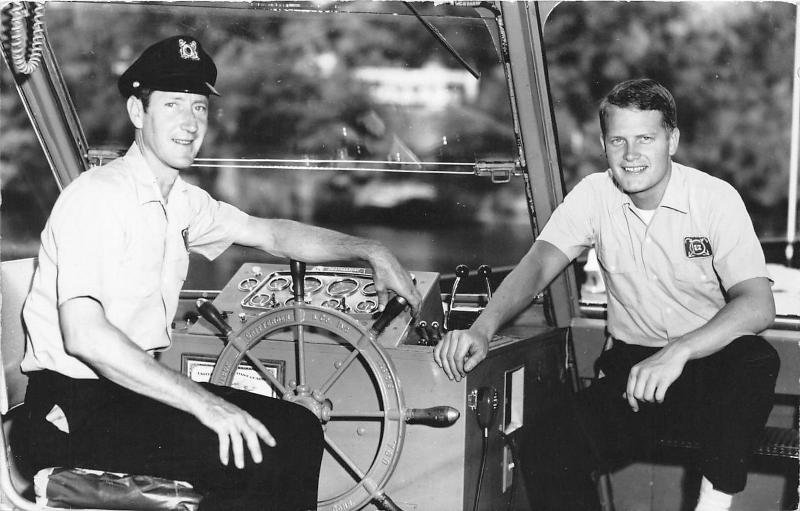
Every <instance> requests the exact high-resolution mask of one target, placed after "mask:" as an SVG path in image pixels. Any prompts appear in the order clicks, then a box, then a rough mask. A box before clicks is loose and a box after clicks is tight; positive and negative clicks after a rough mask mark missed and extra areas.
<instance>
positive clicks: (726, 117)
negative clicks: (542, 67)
mask: <svg viewBox="0 0 800 511" xmlns="http://www.w3.org/2000/svg"><path fill="white" fill-rule="evenodd" d="M795 9H796V7H795V6H794V5H792V4H789V3H784V2H630V3H628V2H564V3H562V4H560V5H559V6H558V7H556V9H555V10H554V11H553V13H552V14H551V15H550V18H549V20H548V22H547V24H546V26H545V40H546V48H547V59H548V69H549V72H550V85H551V90H552V91H553V96H554V100H555V106H556V108H555V110H556V118H557V124H558V130H559V141H560V145H561V154H562V162H563V166H564V173H565V178H566V181H567V183H568V187H569V188H571V187H572V186H573V185H574V184H575V183H576V182H577V180H578V179H580V178H581V177H583V176H585V175H586V174H588V173H590V172H595V171H598V170H602V169H604V168H605V160H604V158H603V155H602V150H601V146H600V144H599V137H600V127H599V123H598V121H597V105H598V103H599V101H600V99H601V98H602V97H603V95H604V94H605V93H606V92H608V90H610V89H611V87H613V85H614V84H616V83H617V82H619V81H622V80H626V79H629V78H636V77H641V76H648V77H650V78H654V79H656V80H658V81H660V82H661V83H663V84H664V85H665V86H666V87H668V88H669V89H670V90H671V91H672V93H673V94H674V96H675V99H676V102H677V104H678V126H679V128H680V130H681V142H680V147H679V149H678V154H677V155H676V160H677V161H680V162H682V163H685V164H687V165H691V166H694V167H697V168H699V169H701V170H704V171H706V172H709V173H710V174H713V175H715V176H718V177H720V178H722V179H725V180H726V181H728V182H729V183H731V184H732V185H734V186H735V187H736V188H737V189H738V190H739V192H740V193H741V194H742V196H743V198H744V200H745V202H746V203H747V206H748V208H749V210H750V212H751V215H752V216H753V218H754V222H755V223H756V227H757V231H758V232H759V234H760V235H761V236H762V237H764V236H771V235H778V234H782V233H783V230H784V229H785V225H786V224H785V218H784V217H785V213H784V212H785V209H786V200H787V187H786V183H787V182H788V160H789V144H790V126H791V119H790V112H791V94H792V68H793V54H792V52H791V51H786V49H787V48H792V47H793V41H794V17H795Z"/></svg>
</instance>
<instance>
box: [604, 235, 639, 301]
mask: <svg viewBox="0 0 800 511" xmlns="http://www.w3.org/2000/svg"><path fill="white" fill-rule="evenodd" d="M597 257H598V260H599V261H600V265H601V266H602V268H603V270H604V271H603V278H604V280H605V285H606V291H607V293H608V298H609V302H611V301H612V298H613V301H616V302H618V303H620V304H622V305H630V304H634V303H637V300H638V296H639V292H638V290H637V287H636V282H637V280H638V277H639V276H638V270H637V268H636V261H634V259H633V257H632V256H631V254H630V252H628V251H626V250H622V249H616V248H615V249H608V250H600V251H599V252H598V254H597Z"/></svg>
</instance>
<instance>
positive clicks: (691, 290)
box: [674, 258, 719, 295]
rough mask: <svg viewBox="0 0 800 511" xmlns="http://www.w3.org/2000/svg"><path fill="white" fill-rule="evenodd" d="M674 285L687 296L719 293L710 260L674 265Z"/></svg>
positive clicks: (704, 259) (703, 259) (717, 282)
mask: <svg viewBox="0 0 800 511" xmlns="http://www.w3.org/2000/svg"><path fill="white" fill-rule="evenodd" d="M674 268H675V270H674V271H675V284H676V286H677V287H678V289H680V290H681V291H683V292H685V293H687V294H690V295H692V294H696V293H703V294H705V295H711V294H716V293H719V281H718V280H717V275H716V273H715V272H714V266H713V264H712V262H711V259H710V258H702V259H699V258H698V259H697V260H694V261H683V262H679V263H676V264H675V267H674Z"/></svg>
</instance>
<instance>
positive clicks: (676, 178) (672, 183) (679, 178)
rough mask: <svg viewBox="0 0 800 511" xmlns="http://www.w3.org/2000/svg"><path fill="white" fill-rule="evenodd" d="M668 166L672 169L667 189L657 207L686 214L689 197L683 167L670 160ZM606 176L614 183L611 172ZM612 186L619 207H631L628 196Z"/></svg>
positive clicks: (631, 202)
mask: <svg viewBox="0 0 800 511" xmlns="http://www.w3.org/2000/svg"><path fill="white" fill-rule="evenodd" d="M670 165H672V169H671V172H670V176H669V182H668V183H667V188H666V190H664V196H663V197H661V202H660V203H659V205H658V206H659V207H662V206H663V207H665V208H670V209H674V210H675V211H679V212H681V213H688V212H689V196H688V192H687V189H686V175H685V172H684V169H683V166H682V165H681V164H679V163H675V162H674V161H672V160H670ZM608 176H609V177H610V178H611V180H612V182H614V178H613V176H612V175H611V170H608ZM614 185H615V187H616V189H617V190H618V191H619V203H620V205H622V206H625V205H628V206H630V205H632V204H633V201H631V198H630V196H628V194H626V193H625V192H623V191H622V190H621V189H620V188H619V187H618V186H616V183H614Z"/></svg>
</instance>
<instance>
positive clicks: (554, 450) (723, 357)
mask: <svg viewBox="0 0 800 511" xmlns="http://www.w3.org/2000/svg"><path fill="white" fill-rule="evenodd" d="M657 351H658V348H648V347H643V346H636V345H630V344H626V343H624V342H621V341H616V340H615V341H614V344H613V346H612V347H611V348H610V349H609V350H607V351H605V352H604V353H603V354H602V356H601V357H600V359H599V361H598V365H599V368H600V370H601V371H602V372H603V374H604V375H605V376H604V377H603V378H600V379H599V380H596V381H595V382H594V383H592V385H591V386H590V387H588V388H586V389H583V390H581V391H579V392H578V393H577V394H574V395H573V394H570V393H565V395H564V396H561V399H560V400H559V402H560V403H561V406H558V407H557V408H556V409H554V410H549V411H548V412H547V413H545V414H540V415H539V417H538V418H537V420H535V421H534V424H533V425H532V427H531V431H530V434H529V435H528V436H527V437H526V438H525V440H526V441H525V445H524V447H523V449H524V451H523V458H522V459H523V475H524V477H525V483H526V487H527V489H528V493H529V497H530V500H531V503H532V508H533V509H537V510H547V511H556V510H564V511H584V510H594V509H599V502H598V499H597V494H596V491H595V485H594V482H593V479H592V477H591V476H592V473H593V472H594V471H609V470H612V469H615V468H619V467H620V466H622V465H623V464H626V463H629V462H631V461H633V460H635V459H639V458H643V459H646V458H648V457H649V456H650V455H651V454H652V453H653V451H654V449H655V448H656V447H657V441H658V439H659V438H664V437H666V436H670V435H672V436H676V435H677V436H679V437H681V438H687V439H692V440H696V441H699V442H700V444H701V446H702V447H701V452H700V458H699V460H700V469H701V471H702V474H703V475H704V476H705V477H706V478H707V479H708V480H709V481H711V483H712V484H713V485H714V488H716V489H717V490H719V491H722V492H725V493H731V494H733V493H738V492H740V491H742V490H743V489H744V487H745V482H746V479H747V469H748V464H749V459H750V452H751V449H752V446H753V442H754V441H755V440H756V439H757V437H758V435H759V433H760V432H761V430H762V429H763V428H764V425H765V423H766V420H767V417H768V415H769V412H770V410H771V408H772V400H773V393H774V390H775V379H776V378H777V375H778V368H779V365H780V362H779V359H778V355H777V353H776V352H775V349H774V348H772V346H770V345H769V343H767V342H766V341H765V340H764V339H763V338H761V337H758V336H744V337H740V338H738V339H736V340H734V341H733V342H732V343H731V344H729V345H728V346H726V347H725V348H724V349H722V350H720V351H719V352H717V353H714V354H713V355H710V356H708V357H705V358H702V359H698V360H692V361H690V362H688V363H687V364H686V366H685V368H684V371H683V373H682V374H681V376H680V377H679V378H678V379H677V380H676V381H675V382H674V383H673V384H672V386H670V388H669V389H668V390H667V393H666V396H665V399H664V402H663V403H660V404H659V403H643V404H642V403H640V405H639V411H638V412H633V411H632V410H631V408H630V405H629V404H628V402H627V400H626V399H624V398H623V393H624V392H625V389H626V385H627V380H628V374H629V373H630V370H631V368H632V367H633V366H634V365H635V364H637V363H638V362H640V361H642V360H644V359H645V358H647V357H649V356H651V355H653V354H654V353H655V352H657Z"/></svg>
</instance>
